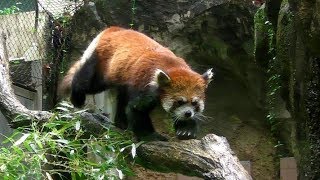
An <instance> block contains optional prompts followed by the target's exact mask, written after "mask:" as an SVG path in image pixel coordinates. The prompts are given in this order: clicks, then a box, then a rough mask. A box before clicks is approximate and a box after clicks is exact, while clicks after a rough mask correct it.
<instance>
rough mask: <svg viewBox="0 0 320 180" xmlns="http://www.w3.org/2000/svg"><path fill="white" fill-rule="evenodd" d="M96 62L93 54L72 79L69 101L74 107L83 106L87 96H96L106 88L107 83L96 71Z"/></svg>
mask: <svg viewBox="0 0 320 180" xmlns="http://www.w3.org/2000/svg"><path fill="white" fill-rule="evenodd" d="M97 62H98V60H97V58H96V56H95V54H93V55H92V57H91V58H90V59H88V60H87V61H86V62H85V64H84V65H83V66H82V67H81V68H80V70H79V71H78V72H76V73H75V75H74V77H73V80H72V85H71V98H70V99H71V102H72V104H73V105H74V106H75V107H81V106H83V105H84V103H85V100H86V95H87V94H96V93H99V92H102V91H104V90H106V88H107V81H106V80H105V79H104V78H103V76H102V75H100V73H99V72H98V71H97V70H96V69H97Z"/></svg>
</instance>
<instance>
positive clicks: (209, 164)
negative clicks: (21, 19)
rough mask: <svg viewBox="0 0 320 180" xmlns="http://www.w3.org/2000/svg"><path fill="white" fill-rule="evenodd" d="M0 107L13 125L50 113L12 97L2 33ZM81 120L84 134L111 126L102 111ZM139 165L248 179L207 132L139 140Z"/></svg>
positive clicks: (224, 146) (223, 143)
mask: <svg viewBox="0 0 320 180" xmlns="http://www.w3.org/2000/svg"><path fill="white" fill-rule="evenodd" d="M0 42H1V43H0V110H1V112H2V113H3V114H4V115H5V117H6V118H7V119H8V121H9V123H10V124H11V125H12V126H13V127H20V126H24V125H29V124H30V123H31V120H36V121H40V122H45V121H47V120H48V119H49V118H50V117H51V116H52V113H50V112H48V111H32V110H29V109H27V108H26V107H25V106H23V105H22V104H21V103H20V102H19V101H18V100H17V98H16V97H15V95H14V93H13V89H12V87H11V84H12V83H11V80H10V76H9V63H8V57H7V53H6V52H7V49H6V38H5V35H4V33H2V34H1V37H0ZM19 114H25V115H27V116H28V117H30V118H29V119H26V120H25V121H23V122H21V121H18V122H17V121H13V120H14V118H15V117H16V115H19ZM81 117H82V118H81V119H82V124H83V125H84V127H85V128H86V130H87V131H86V132H87V133H88V134H100V133H101V132H102V131H103V129H104V128H103V126H104V127H105V126H107V127H111V128H113V129H115V130H117V131H119V130H118V129H117V128H115V127H113V126H112V124H111V122H109V121H108V119H107V118H106V117H104V116H102V115H97V114H91V113H87V112H84V113H82V114H81ZM137 156H138V157H139V159H140V160H141V163H142V165H144V166H145V167H148V168H150V169H157V170H162V171H167V172H180V173H182V174H186V175H192V176H194V175H195V176H199V177H203V178H205V179H233V180H247V179H251V177H250V176H249V175H248V173H247V172H246V171H245V170H244V168H243V167H242V165H241V164H240V162H239V160H238V158H237V157H236V156H235V155H234V154H233V152H232V150H231V149H230V147H229V144H228V143H227V140H226V139H225V138H223V137H219V136H216V135H213V134H211V135H207V136H205V137H204V138H202V139H201V140H186V141H179V142H163V141H154V142H148V143H145V144H142V145H141V146H139V148H138V150H137Z"/></svg>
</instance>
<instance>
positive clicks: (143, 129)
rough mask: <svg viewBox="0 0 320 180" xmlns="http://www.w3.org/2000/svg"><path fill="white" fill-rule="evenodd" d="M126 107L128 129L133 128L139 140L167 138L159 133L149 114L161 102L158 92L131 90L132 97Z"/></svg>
mask: <svg viewBox="0 0 320 180" xmlns="http://www.w3.org/2000/svg"><path fill="white" fill-rule="evenodd" d="M129 99H130V100H129V102H128V105H127V107H126V116H127V120H128V129H130V130H132V131H133V132H134V134H135V135H136V136H137V138H138V140H148V141H149V140H166V138H164V137H162V136H161V135H159V134H157V133H156V132H155V130H154V127H153V125H152V121H151V118H150V116H149V114H150V112H151V110H153V109H154V108H155V107H156V106H157V105H158V103H159V97H158V95H157V93H156V92H150V91H149V92H137V91H132V90H130V98H129Z"/></svg>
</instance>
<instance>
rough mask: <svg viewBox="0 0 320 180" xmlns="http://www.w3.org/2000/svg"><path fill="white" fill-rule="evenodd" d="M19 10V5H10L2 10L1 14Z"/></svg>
mask: <svg viewBox="0 0 320 180" xmlns="http://www.w3.org/2000/svg"><path fill="white" fill-rule="evenodd" d="M19 11H20V9H19V8H18V7H17V6H15V5H13V6H11V7H9V8H4V9H2V10H0V15H9V14H14V13H17V12H19Z"/></svg>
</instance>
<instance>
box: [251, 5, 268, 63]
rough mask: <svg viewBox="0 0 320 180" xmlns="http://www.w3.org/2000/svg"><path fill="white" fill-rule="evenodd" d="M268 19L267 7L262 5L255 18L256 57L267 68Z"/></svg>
mask: <svg viewBox="0 0 320 180" xmlns="http://www.w3.org/2000/svg"><path fill="white" fill-rule="evenodd" d="M266 22H268V18H267V15H266V12H265V5H262V6H261V7H260V8H259V9H258V11H257V12H256V14H255V16H254V56H255V59H256V61H257V62H258V63H259V65H260V66H261V67H263V68H266V66H267V64H268V63H267V62H268V55H267V51H266V50H267V49H268V26H267V24H266Z"/></svg>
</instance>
